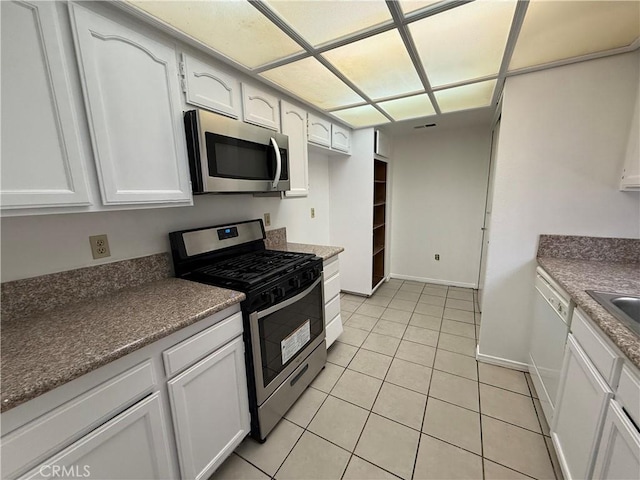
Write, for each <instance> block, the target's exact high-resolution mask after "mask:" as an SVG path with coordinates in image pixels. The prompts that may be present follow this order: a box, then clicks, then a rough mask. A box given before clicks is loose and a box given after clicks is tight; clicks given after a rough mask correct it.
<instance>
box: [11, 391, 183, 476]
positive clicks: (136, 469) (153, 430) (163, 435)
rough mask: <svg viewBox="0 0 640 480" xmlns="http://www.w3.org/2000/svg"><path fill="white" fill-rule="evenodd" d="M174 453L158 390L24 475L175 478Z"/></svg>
mask: <svg viewBox="0 0 640 480" xmlns="http://www.w3.org/2000/svg"><path fill="white" fill-rule="evenodd" d="M170 455H171V454H170V451H169V440H168V436H167V428H166V424H165V421H164V417H163V414H162V404H161V402H160V397H159V394H158V393H155V394H153V395H151V396H149V397H148V398H146V399H144V400H142V401H140V402H139V403H137V404H136V405H134V406H133V407H131V408H129V409H128V410H125V411H124V412H123V413H121V414H120V415H118V416H117V417H115V418H113V419H112V420H110V421H109V422H107V423H106V424H104V425H103V426H101V427H100V428H98V429H96V430H95V431H93V432H92V433H90V434H89V435H87V436H85V437H83V438H82V439H81V440H79V441H78V442H76V443H74V444H72V445H71V446H69V447H68V448H66V449H65V450H63V451H62V452H60V453H59V454H58V455H56V456H54V457H53V458H51V459H50V460H48V461H45V462H44V463H42V464H41V465H39V466H38V467H36V468H35V469H33V470H31V471H30V472H29V473H27V474H26V475H25V476H24V477H21V478H23V479H31V478H83V477H84V478H109V479H114V480H115V479H122V480H133V479H150V478H171V476H172V472H173V470H172V469H171V462H170Z"/></svg>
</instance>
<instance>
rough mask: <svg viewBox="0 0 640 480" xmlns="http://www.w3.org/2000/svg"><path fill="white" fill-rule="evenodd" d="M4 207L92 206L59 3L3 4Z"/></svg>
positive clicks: (2, 188) (1, 4)
mask: <svg viewBox="0 0 640 480" xmlns="http://www.w3.org/2000/svg"><path fill="white" fill-rule="evenodd" d="M0 8H1V11H2V12H1V15H0V16H1V17H2V29H1V32H2V132H1V136H2V181H1V191H2V194H1V199H2V208H3V209H13V208H25V207H54V206H69V205H89V204H90V201H89V195H88V189H87V180H86V177H85V169H84V166H83V165H84V164H83V158H82V150H81V143H80V142H81V139H80V128H79V124H78V119H77V118H76V116H75V111H74V107H75V106H74V99H73V96H72V92H71V90H70V84H69V77H68V75H69V73H68V68H67V60H66V58H65V55H64V52H63V49H62V40H61V32H60V25H59V24H58V16H57V12H56V4H55V3H54V2H37V3H27V2H17V1H15V2H14V1H11V2H9V1H5V2H0Z"/></svg>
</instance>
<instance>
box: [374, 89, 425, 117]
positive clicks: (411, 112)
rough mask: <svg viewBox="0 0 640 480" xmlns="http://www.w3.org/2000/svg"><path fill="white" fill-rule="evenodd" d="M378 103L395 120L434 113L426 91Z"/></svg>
mask: <svg viewBox="0 0 640 480" xmlns="http://www.w3.org/2000/svg"><path fill="white" fill-rule="evenodd" d="M378 105H379V106H380V107H382V109H383V110H384V111H385V112H387V113H388V114H389V115H391V116H392V117H393V119H394V120H396V121H399V120H408V119H410V118H419V117H427V116H429V115H435V113H436V111H435V109H434V108H433V105H432V104H431V100H430V99H429V95H427V94H426V93H423V94H422V95H414V96H413V97H404V98H398V99H396V100H389V101H386V102H380V103H379V104H378Z"/></svg>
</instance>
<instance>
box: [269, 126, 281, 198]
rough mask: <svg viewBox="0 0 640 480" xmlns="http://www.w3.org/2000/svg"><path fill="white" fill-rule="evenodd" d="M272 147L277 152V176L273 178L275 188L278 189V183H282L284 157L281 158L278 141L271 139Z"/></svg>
mask: <svg viewBox="0 0 640 480" xmlns="http://www.w3.org/2000/svg"><path fill="white" fill-rule="evenodd" d="M271 145H273V149H274V151H275V152H276V174H275V176H274V177H273V188H274V189H275V188H277V187H278V182H280V174H281V173H282V157H281V156H280V147H278V143H277V142H276V139H275V138H273V137H271Z"/></svg>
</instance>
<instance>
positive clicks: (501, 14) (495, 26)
mask: <svg viewBox="0 0 640 480" xmlns="http://www.w3.org/2000/svg"><path fill="white" fill-rule="evenodd" d="M515 6H516V2H514V1H491V0H489V1H483V0H476V1H475V2H472V3H468V4H465V5H462V6H459V7H455V8H452V9H450V10H447V11H445V12H442V13H439V14H437V15H433V16H430V17H427V18H425V19H423V20H418V21H417V22H414V23H411V24H409V30H410V32H411V35H412V36H413V40H414V42H415V45H416V48H417V50H418V53H419V55H420V59H421V60H422V64H423V66H424V68H425V70H426V72H427V76H428V77H429V81H430V82H431V85H432V86H434V87H437V86H443V85H449V84H453V83H459V82H463V81H466V80H472V79H475V78H482V77H486V76H491V75H497V73H498V70H499V69H500V63H501V62H502V57H503V55H504V50H505V46H506V43H507V38H508V36H509V30H510V28H511V22H512V20H513V13H514V11H515Z"/></svg>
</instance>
